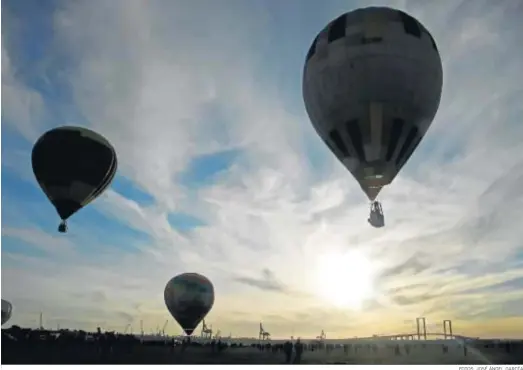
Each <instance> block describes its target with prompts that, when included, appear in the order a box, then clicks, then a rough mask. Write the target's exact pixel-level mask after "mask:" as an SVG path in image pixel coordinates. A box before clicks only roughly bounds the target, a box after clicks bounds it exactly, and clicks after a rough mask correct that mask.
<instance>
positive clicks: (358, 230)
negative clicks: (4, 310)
mask: <svg viewBox="0 0 523 370" xmlns="http://www.w3.org/2000/svg"><path fill="white" fill-rule="evenodd" d="M373 4H374V5H389V6H393V7H396V8H399V9H402V10H405V11H407V12H408V13H410V14H412V15H413V16H414V17H416V18H417V19H419V20H420V21H421V22H422V23H423V24H424V25H425V26H426V27H427V28H428V29H429V30H430V32H431V33H432V34H433V36H434V38H435V39H436V42H437V43H438V48H439V50H440V53H441V56H442V60H443V69H444V87H443V96H442V101H441V105H440V109H439V111H438V114H437V116H436V118H435V120H434V122H433V125H432V127H431V129H430V130H429V133H428V134H427V136H426V137H425V139H424V140H423V142H422V144H421V145H420V147H419V148H418V150H417V152H416V154H415V155H414V156H413V157H412V158H411V160H410V161H409V163H408V165H407V166H405V167H404V168H403V170H402V172H401V174H400V176H398V177H397V178H396V179H395V181H394V183H393V184H392V185H391V186H390V187H389V188H387V189H385V190H384V191H383V192H382V194H381V195H380V199H381V200H382V202H383V207H384V210H385V212H386V217H387V223H388V225H387V227H386V228H385V229H383V230H374V229H370V228H369V227H368V225H367V224H366V219H367V212H368V209H367V207H368V205H367V201H366V198H365V197H364V195H363V193H362V192H361V190H360V189H359V186H358V185H357V183H356V182H355V181H354V179H353V178H352V177H351V175H350V174H349V173H348V172H347V171H346V170H345V169H344V168H343V166H342V165H341V164H339V163H338V162H337V160H336V159H335V158H334V156H333V155H332V154H331V153H330V152H329V151H328V149H327V148H326V147H325V145H324V144H323V143H322V142H321V140H319V139H318V137H317V135H316V133H315V131H314V129H313V128H312V125H311V124H310V121H309V119H308V117H307V115H306V113H305V109H304V105H303V100H302V93H301V78H302V69H303V63H304V57H305V54H306V52H307V50H308V48H309V45H310V43H311V41H312V40H313V38H314V37H315V36H316V34H317V33H318V32H319V31H320V30H321V29H322V28H323V27H324V26H325V25H326V24H327V23H328V22H329V21H330V20H332V19H334V18H336V17H337V16H338V15H340V14H341V13H343V12H346V11H350V10H352V9H355V8H358V7H361V6H368V5H370V4H369V3H368V2H363V1H324V2H302V1H298V0H290V1H285V2H277V1H249V2H245V1H240V0H237V1H221V2H215V1H196V0H195V1H191V2H182V1H180V2H177V1H154V0H153V1H147V2H146V1H134V0H114V1H102V0H92V1H76V2H71V1H63V2H62V1H46V2H43V1H37V0H32V1H29V0H13V1H3V2H2V298H4V299H8V300H10V301H12V302H13V304H14V314H13V318H12V323H14V324H20V325H29V326H31V325H32V326H34V325H36V324H37V323H38V315H39V313H40V312H43V313H44V320H45V323H46V325H48V326H56V325H57V324H60V326H61V327H65V326H73V327H82V328H87V329H92V328H95V327H96V326H103V327H104V328H108V329H113V330H123V328H125V326H126V325H127V324H128V323H131V324H134V327H135V328H138V323H139V322H140V320H144V323H145V326H146V327H147V328H155V327H156V326H157V325H160V326H162V325H163V322H164V321H165V320H166V319H167V318H169V316H168V312H167V310H166V309H165V307H164V304H163V287H164V284H165V283H166V282H167V281H168V280H169V279H170V278H171V277H172V276H174V275H176V274H178V273H181V272H190V271H195V272H199V273H202V274H205V275H206V276H208V277H209V278H210V279H211V280H212V281H213V283H214V285H215V289H216V294H217V298H216V303H215V306H214V308H213V310H212V312H211V313H210V314H209V317H208V322H209V323H211V322H212V323H213V327H215V328H220V329H221V330H222V331H223V332H233V333H234V334H236V335H244V336H255V335H256V334H257V330H258V323H259V321H263V322H264V325H265V328H266V330H269V331H270V332H271V333H272V334H273V336H275V337H286V336H288V335H291V334H289V333H291V332H293V333H294V334H295V335H301V336H303V337H307V336H308V337H315V336H316V335H318V334H319V332H320V331H321V330H322V329H324V330H325V332H326V333H328V336H329V337H330V338H333V337H343V336H345V335H347V336H351V337H352V336H354V335H359V336H363V335H372V334H373V333H376V332H379V333H383V334H387V333H391V334H392V333H396V332H405V331H409V330H412V328H411V327H409V326H408V325H407V324H405V322H407V321H408V320H411V319H412V318H414V317H417V316H419V315H425V316H426V317H427V320H428V322H429V323H430V325H432V326H434V327H435V328H436V327H437V328H439V327H440V326H441V325H440V323H441V322H442V321H443V320H445V319H452V320H454V323H453V327H454V330H455V332H460V333H461V334H463V335H471V336H474V335H476V336H477V335H485V336H516V334H517V333H518V332H519V333H521V332H523V317H522V315H521V312H518V310H517V307H521V306H522V305H523V284H522V279H523V254H522V250H523V242H522V240H523V232H522V231H521V225H520V221H519V220H521V219H522V218H523V211H522V209H523V207H522V206H523V192H522V191H521V190H520V189H521V186H520V185H521V182H522V181H523V144H522V143H523V140H522V139H523V126H522V125H521V122H520V121H521V119H520V118H521V116H522V113H523V111H522V109H523V108H522V106H521V103H520V102H521V100H522V98H523V90H521V84H520V81H521V79H522V78H523V74H522V72H521V65H522V64H523V54H522V52H521V50H520V48H519V47H517V46H518V45H521V44H522V43H523V39H522V38H523V36H522V35H523V29H522V25H521V22H520V20H519V18H518V17H519V14H521V12H522V11H523V8H521V5H520V4H519V3H518V2H514V1H497V2H488V1H461V2H460V1H456V0H448V1H447V0H445V1H437V2H430V3H428V2H425V1H421V0H420V1H400V0H398V1H376V2H374V3H373ZM65 124H73V125H82V126H87V127H90V128H92V129H94V130H96V131H98V132H100V133H102V134H103V135H104V136H106V137H107V138H108V139H109V140H110V141H111V142H112V143H113V145H114V146H115V148H116V150H117V153H118V160H119V170H118V175H117V177H116V178H115V180H114V182H113V184H112V186H111V188H110V189H109V190H108V191H106V192H105V193H104V194H103V196H101V197H100V198H99V199H97V200H96V201H95V202H93V203H92V204H91V205H89V206H88V207H86V208H85V209H83V210H81V211H80V212H78V213H77V214H76V215H74V216H73V217H72V218H71V220H70V222H69V225H70V232H69V233H68V234H67V235H59V234H57V232H56V227H57V225H58V223H59V220H58V217H57V215H56V214H55V212H54V209H53V208H52V206H51V205H50V204H49V202H48V201H47V199H46V198H45V197H44V195H43V193H42V192H41V190H40V189H39V188H38V186H37V184H36V182H35V180H34V177H33V174H32V171H31V164H30V153H31V148H32V145H33V143H34V142H35V140H36V139H37V138H38V136H39V135H41V134H42V133H43V132H45V131H46V130H48V129H50V128H52V127H57V126H60V125H65ZM347 253H348V254H349V255H350V256H352V259H351V261H352V262H351V261H347V262H346V263H347V265H346V266H349V267H343V266H342V267H340V268H341V270H351V269H353V268H352V267H350V266H353V265H351V263H354V260H358V258H359V259H363V260H364V261H365V265H368V270H369V271H371V272H369V276H368V279H369V288H368V289H367V290H368V291H367V292H366V293H365V297H363V298H362V299H361V302H360V304H359V305H357V306H351V307H347V306H344V307H340V305H339V304H338V305H336V304H335V303H336V302H334V301H335V300H333V299H328V297H326V296H325V294H324V293H325V286H327V285H329V286H332V284H331V283H330V282H329V281H328V280H325V279H326V277H325V271H324V270H323V271H322V270H321V268H320V267H321V265H322V263H323V262H322V261H325V260H328V261H336V260H343V258H342V257H341V256H343V255H345V254H347ZM333 256H334V257H333ZM337 257H339V258H337ZM354 268H355V267H354ZM362 274H363V272H362ZM329 276H330V275H329ZM343 276H345V275H343ZM330 278H332V279H336V277H332V276H331V277H330ZM343 279H344V278H338V279H337V280H343ZM361 284H362V283H361V279H358V278H354V279H351V278H346V279H345V282H344V285H343V286H341V287H339V289H340V290H343V291H351V292H354V295H355V294H356V292H357V291H360V290H361ZM340 294H341V293H340ZM331 298H332V297H331ZM231 307H234V309H231ZM438 325H439V326H438ZM167 330H168V331H170V332H172V333H176V332H179V328H178V327H177V325H175V324H173V322H172V320H171V321H170V323H169V325H168V327H167Z"/></svg>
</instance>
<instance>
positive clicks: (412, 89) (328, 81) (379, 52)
mask: <svg viewBox="0 0 523 370" xmlns="http://www.w3.org/2000/svg"><path fill="white" fill-rule="evenodd" d="M442 84H443V69H442V64H441V59H440V55H439V52H438V48H437V46H436V43H435V41H434V39H433V37H432V35H431V34H430V33H429V31H427V29H426V28H425V27H424V26H423V25H422V24H421V23H419V22H418V21H417V20H416V19H414V18H413V17H411V16H410V15H408V14H406V13H404V12H402V11H399V10H396V9H391V8H384V7H369V8H363V9H358V10H354V11H352V12H349V13H346V14H343V15H341V16H340V17H338V18H337V19H335V20H334V21H332V22H331V23H329V24H328V25H327V26H326V27H325V28H324V29H323V30H322V31H321V32H320V33H319V34H318V35H317V37H316V38H315V40H314V41H313V43H312V45H311V47H310V50H309V52H308V53H307V58H306V62H305V68H304V72H303V98H304V102H305V108H306V110H307V113H308V115H309V118H310V120H311V122H312V124H313V126H314V128H315V129H316V131H317V133H318V135H319V136H320V137H321V138H322V139H323V141H324V142H325V143H326V144H327V145H328V146H329V148H330V149H331V151H332V152H333V153H334V154H335V155H336V157H337V158H338V159H339V160H340V161H341V162H342V163H343V164H344V165H345V167H346V168H347V169H348V170H349V171H350V172H351V174H352V175H353V176H354V177H355V178H356V180H357V181H358V183H359V184H360V186H361V188H362V189H363V191H364V192H365V194H366V195H367V197H368V198H369V200H370V201H371V202H372V204H371V217H370V218H369V223H371V224H372V225H373V226H375V227H381V226H384V224H385V223H384V218H383V212H382V210H381V205H380V204H379V203H378V202H376V197H377V196H378V194H379V192H380V191H381V189H382V188H383V187H384V186H386V185H388V184H390V183H391V182H392V180H394V178H395V177H396V175H397V174H398V172H399V171H400V170H401V168H402V167H403V166H404V165H405V163H406V162H407V160H408V159H409V158H410V156H411V155H412V153H413V152H414V150H415V149H416V147H417V146H418V144H419V143H420V141H421V139H422V138H423V136H424V135H425V133H426V132H427V130H428V128H429V126H430V124H431V123H432V120H433V119H434V117H435V115H436V112H437V110H438V107H439V103H440V99H441V91H442Z"/></svg>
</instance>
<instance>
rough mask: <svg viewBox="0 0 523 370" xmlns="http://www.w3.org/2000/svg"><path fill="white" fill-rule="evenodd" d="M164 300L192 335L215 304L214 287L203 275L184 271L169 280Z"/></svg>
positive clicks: (182, 325)
mask: <svg viewBox="0 0 523 370" xmlns="http://www.w3.org/2000/svg"><path fill="white" fill-rule="evenodd" d="M164 300H165V305H166V306H167V309H168V310H169V312H170V313H171V315H172V317H173V318H174V319H175V320H176V322H177V323H178V324H179V325H180V326H181V327H182V330H183V331H184V332H185V333H186V334H187V335H189V336H190V335H192V333H193V332H194V330H195V329H196V327H197V326H198V325H199V324H200V322H201V321H202V320H203V319H204V318H205V316H207V314H208V313H209V311H210V310H211V308H212V306H213V304H214V287H213V285H212V283H211V282H210V281H209V279H207V278H206V277H205V276H203V275H200V274H197V273H184V274H181V275H177V276H175V277H173V278H172V279H171V280H169V281H168V282H167V285H166V286H165V290H164Z"/></svg>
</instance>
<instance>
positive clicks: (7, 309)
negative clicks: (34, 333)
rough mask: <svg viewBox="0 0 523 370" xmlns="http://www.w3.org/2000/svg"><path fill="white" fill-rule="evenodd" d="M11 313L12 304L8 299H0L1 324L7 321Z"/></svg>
mask: <svg viewBox="0 0 523 370" xmlns="http://www.w3.org/2000/svg"><path fill="white" fill-rule="evenodd" d="M12 313H13V305H12V304H11V303H10V302H9V301H6V300H5V299H2V325H4V324H5V323H6V322H8V321H9V319H10V318H11V314H12Z"/></svg>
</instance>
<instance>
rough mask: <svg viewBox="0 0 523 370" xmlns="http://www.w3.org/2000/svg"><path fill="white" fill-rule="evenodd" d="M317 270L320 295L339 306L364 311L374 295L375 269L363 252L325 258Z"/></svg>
mask: <svg viewBox="0 0 523 370" xmlns="http://www.w3.org/2000/svg"><path fill="white" fill-rule="evenodd" d="M317 269H318V270H317V280H316V283H317V289H318V293H319V295H320V296H322V297H323V298H324V299H326V300H327V301H329V302H330V303H331V304H333V305H335V306H338V307H341V308H350V309H353V310H360V309H361V308H362V305H363V303H364V301H365V300H366V299H369V298H371V296H372V294H373V266H372V264H371V263H370V261H369V260H368V259H367V258H366V257H365V255H363V254H362V253H360V252H357V251H350V252H348V253H345V254H336V253H335V254H328V255H324V256H321V257H320V259H319V260H318V266H317Z"/></svg>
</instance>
